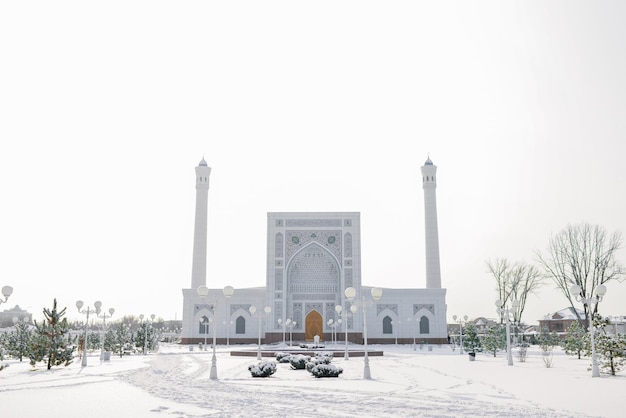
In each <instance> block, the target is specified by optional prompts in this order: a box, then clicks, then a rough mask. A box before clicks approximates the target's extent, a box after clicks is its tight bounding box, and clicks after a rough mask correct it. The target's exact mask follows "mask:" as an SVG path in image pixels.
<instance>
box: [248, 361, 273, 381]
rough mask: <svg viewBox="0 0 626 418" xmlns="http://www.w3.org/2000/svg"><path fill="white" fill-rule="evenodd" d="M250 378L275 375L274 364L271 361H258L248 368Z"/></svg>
mask: <svg viewBox="0 0 626 418" xmlns="http://www.w3.org/2000/svg"><path fill="white" fill-rule="evenodd" d="M248 370H249V371H250V374H252V377H270V376H271V375H273V374H274V373H276V362H275V361H271V360H263V361H259V362H258V363H257V364H251V365H249V366H248Z"/></svg>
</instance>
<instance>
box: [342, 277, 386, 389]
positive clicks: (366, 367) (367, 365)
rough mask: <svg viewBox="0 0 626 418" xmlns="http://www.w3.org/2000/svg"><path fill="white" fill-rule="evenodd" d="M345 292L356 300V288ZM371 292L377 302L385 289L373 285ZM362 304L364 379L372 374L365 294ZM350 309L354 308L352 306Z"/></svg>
mask: <svg viewBox="0 0 626 418" xmlns="http://www.w3.org/2000/svg"><path fill="white" fill-rule="evenodd" d="M344 293H345V295H346V298H347V299H348V300H349V301H350V302H351V303H352V301H353V300H354V297H355V296H356V289H355V288H353V287H348V288H347V289H346V290H345V292H344ZM370 293H371V295H372V299H373V302H376V301H378V300H379V299H380V297H381V296H382V295H383V289H381V288H378V287H373V288H372V290H371V291H370ZM369 303H372V302H369ZM361 304H362V307H361V310H362V312H363V347H364V356H363V379H371V378H372V376H371V374H370V361H369V356H368V353H367V312H366V308H367V303H366V301H365V296H362V297H361ZM352 306H354V307H355V311H353V312H356V305H354V304H353V305H352ZM350 309H352V307H350Z"/></svg>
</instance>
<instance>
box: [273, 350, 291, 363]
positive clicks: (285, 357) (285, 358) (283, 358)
mask: <svg viewBox="0 0 626 418" xmlns="http://www.w3.org/2000/svg"><path fill="white" fill-rule="evenodd" d="M274 357H276V361H277V362H279V363H289V360H290V359H291V354H289V353H283V352H281V351H279V352H276V353H274Z"/></svg>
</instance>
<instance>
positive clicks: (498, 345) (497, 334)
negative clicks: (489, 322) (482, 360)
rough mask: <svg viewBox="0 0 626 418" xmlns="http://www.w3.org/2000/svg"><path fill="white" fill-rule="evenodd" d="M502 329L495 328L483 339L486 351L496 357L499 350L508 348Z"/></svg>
mask: <svg viewBox="0 0 626 418" xmlns="http://www.w3.org/2000/svg"><path fill="white" fill-rule="evenodd" d="M504 332H505V330H504V328H502V327H498V326H493V327H491V328H489V329H488V330H487V334H486V335H485V336H484V337H483V339H482V345H483V348H484V349H485V350H487V351H488V352H490V353H493V356H494V357H495V356H496V353H497V352H498V350H503V349H505V348H506V334H505V333H504Z"/></svg>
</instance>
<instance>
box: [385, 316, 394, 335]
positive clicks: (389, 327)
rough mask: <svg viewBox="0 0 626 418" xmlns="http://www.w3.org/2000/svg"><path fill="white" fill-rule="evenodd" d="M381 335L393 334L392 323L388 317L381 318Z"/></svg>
mask: <svg viewBox="0 0 626 418" xmlns="http://www.w3.org/2000/svg"><path fill="white" fill-rule="evenodd" d="M383 334H393V321H392V320H391V317H390V316H386V317H384V318H383Z"/></svg>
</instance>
